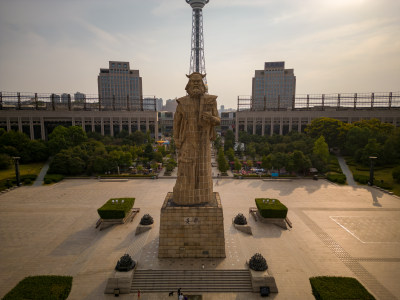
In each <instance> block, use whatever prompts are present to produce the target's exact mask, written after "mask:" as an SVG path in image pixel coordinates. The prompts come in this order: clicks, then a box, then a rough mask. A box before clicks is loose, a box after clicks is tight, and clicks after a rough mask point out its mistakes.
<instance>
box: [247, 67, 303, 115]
mask: <svg viewBox="0 0 400 300" xmlns="http://www.w3.org/2000/svg"><path fill="white" fill-rule="evenodd" d="M295 94H296V76H294V70H293V69H285V62H284V61H278V62H266V63H265V64H264V70H256V71H255V74H254V77H253V83H252V109H253V110H265V109H281V108H288V107H291V106H292V99H293V97H294V95H295Z"/></svg>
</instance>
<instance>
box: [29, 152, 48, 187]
mask: <svg viewBox="0 0 400 300" xmlns="http://www.w3.org/2000/svg"><path fill="white" fill-rule="evenodd" d="M50 161H51V160H50V159H48V160H47V161H46V162H45V164H44V165H43V168H42V169H41V170H40V173H39V175H38V177H36V180H35V182H34V183H33V186H41V185H43V181H44V176H45V175H46V173H47V170H48V169H49V166H50Z"/></svg>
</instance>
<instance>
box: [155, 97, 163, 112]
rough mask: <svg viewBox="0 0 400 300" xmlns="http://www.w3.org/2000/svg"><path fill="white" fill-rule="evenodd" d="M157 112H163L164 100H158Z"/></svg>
mask: <svg viewBox="0 0 400 300" xmlns="http://www.w3.org/2000/svg"><path fill="white" fill-rule="evenodd" d="M156 110H157V111H162V110H163V99H162V98H158V99H156Z"/></svg>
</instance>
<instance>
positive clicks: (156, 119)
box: [154, 113, 158, 142]
mask: <svg viewBox="0 0 400 300" xmlns="http://www.w3.org/2000/svg"><path fill="white" fill-rule="evenodd" d="M154 138H155V140H156V142H157V140H158V113H157V114H156V117H155V120H154Z"/></svg>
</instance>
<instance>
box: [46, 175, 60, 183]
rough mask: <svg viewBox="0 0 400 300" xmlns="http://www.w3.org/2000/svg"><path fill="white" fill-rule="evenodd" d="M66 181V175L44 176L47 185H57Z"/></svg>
mask: <svg viewBox="0 0 400 300" xmlns="http://www.w3.org/2000/svg"><path fill="white" fill-rule="evenodd" d="M63 179H64V175H61V174H46V175H45V176H44V183H45V184H50V183H53V182H54V183H56V182H59V181H61V180H63Z"/></svg>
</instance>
